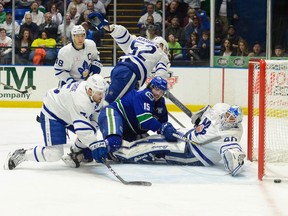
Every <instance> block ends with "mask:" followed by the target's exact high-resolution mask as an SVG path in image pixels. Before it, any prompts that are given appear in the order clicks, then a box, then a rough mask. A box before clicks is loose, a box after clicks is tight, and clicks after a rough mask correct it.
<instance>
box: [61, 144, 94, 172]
mask: <svg viewBox="0 0 288 216" xmlns="http://www.w3.org/2000/svg"><path fill="white" fill-rule="evenodd" d="M62 161H63V162H64V163H65V164H66V165H68V166H69V167H71V168H78V167H79V166H80V163H81V162H83V163H89V162H92V161H93V159H85V157H84V154H83V151H78V152H77V151H74V149H73V147H72V146H71V147H70V153H68V154H67V155H64V156H63V157H62Z"/></svg>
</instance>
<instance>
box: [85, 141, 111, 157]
mask: <svg viewBox="0 0 288 216" xmlns="http://www.w3.org/2000/svg"><path fill="white" fill-rule="evenodd" d="M89 148H90V149H91V151H92V157H93V158H94V160H95V161H96V162H97V163H103V161H102V157H104V158H107V155H108V149H107V146H106V142H105V141H104V140H101V141H98V142H94V143H92V144H90V145H89Z"/></svg>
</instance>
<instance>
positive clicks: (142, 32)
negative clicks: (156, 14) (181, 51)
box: [140, 15, 162, 37]
mask: <svg viewBox="0 0 288 216" xmlns="http://www.w3.org/2000/svg"><path fill="white" fill-rule="evenodd" d="M150 26H151V27H150ZM152 26H153V30H154V29H155V34H156V35H161V34H162V33H161V27H160V26H159V25H158V26H157V25H155V24H154V18H153V16H152V15H148V16H147V20H146V22H145V23H144V24H143V25H142V26H141V28H140V35H141V36H142V37H147V34H148V28H150V30H152Z"/></svg>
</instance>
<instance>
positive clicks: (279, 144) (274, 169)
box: [253, 60, 288, 177]
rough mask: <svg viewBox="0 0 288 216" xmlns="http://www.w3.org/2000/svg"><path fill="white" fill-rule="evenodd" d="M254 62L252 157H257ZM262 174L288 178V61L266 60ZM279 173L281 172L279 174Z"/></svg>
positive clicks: (258, 82)
mask: <svg viewBox="0 0 288 216" xmlns="http://www.w3.org/2000/svg"><path fill="white" fill-rule="evenodd" d="M259 68H260V64H259V63H255V65H254V89H253V92H254V95H253V96H254V110H253V115H254V118H253V121H254V122H253V159H254V160H255V159H256V160H257V158H258V128H259V123H258V118H259V84H260V81H259V71H260V69H259ZM265 110H266V111H265V119H266V121H265V130H264V149H265V150H264V151H265V154H264V155H265V158H264V170H265V171H264V175H265V176H272V177H279V176H281V177H283V176H284V177H288V169H287V168H288V167H287V163H288V61H275V60H274V61H273V60H269V61H268V60H267V61H266V88H265ZM280 174H281V175H280Z"/></svg>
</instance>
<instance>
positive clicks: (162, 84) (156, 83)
mask: <svg viewBox="0 0 288 216" xmlns="http://www.w3.org/2000/svg"><path fill="white" fill-rule="evenodd" d="M150 86H151V87H156V88H159V89H161V90H162V91H167V89H168V88H167V80H165V79H163V78H162V77H160V76H155V77H154V78H153V79H152V80H151V82H150Z"/></svg>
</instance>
